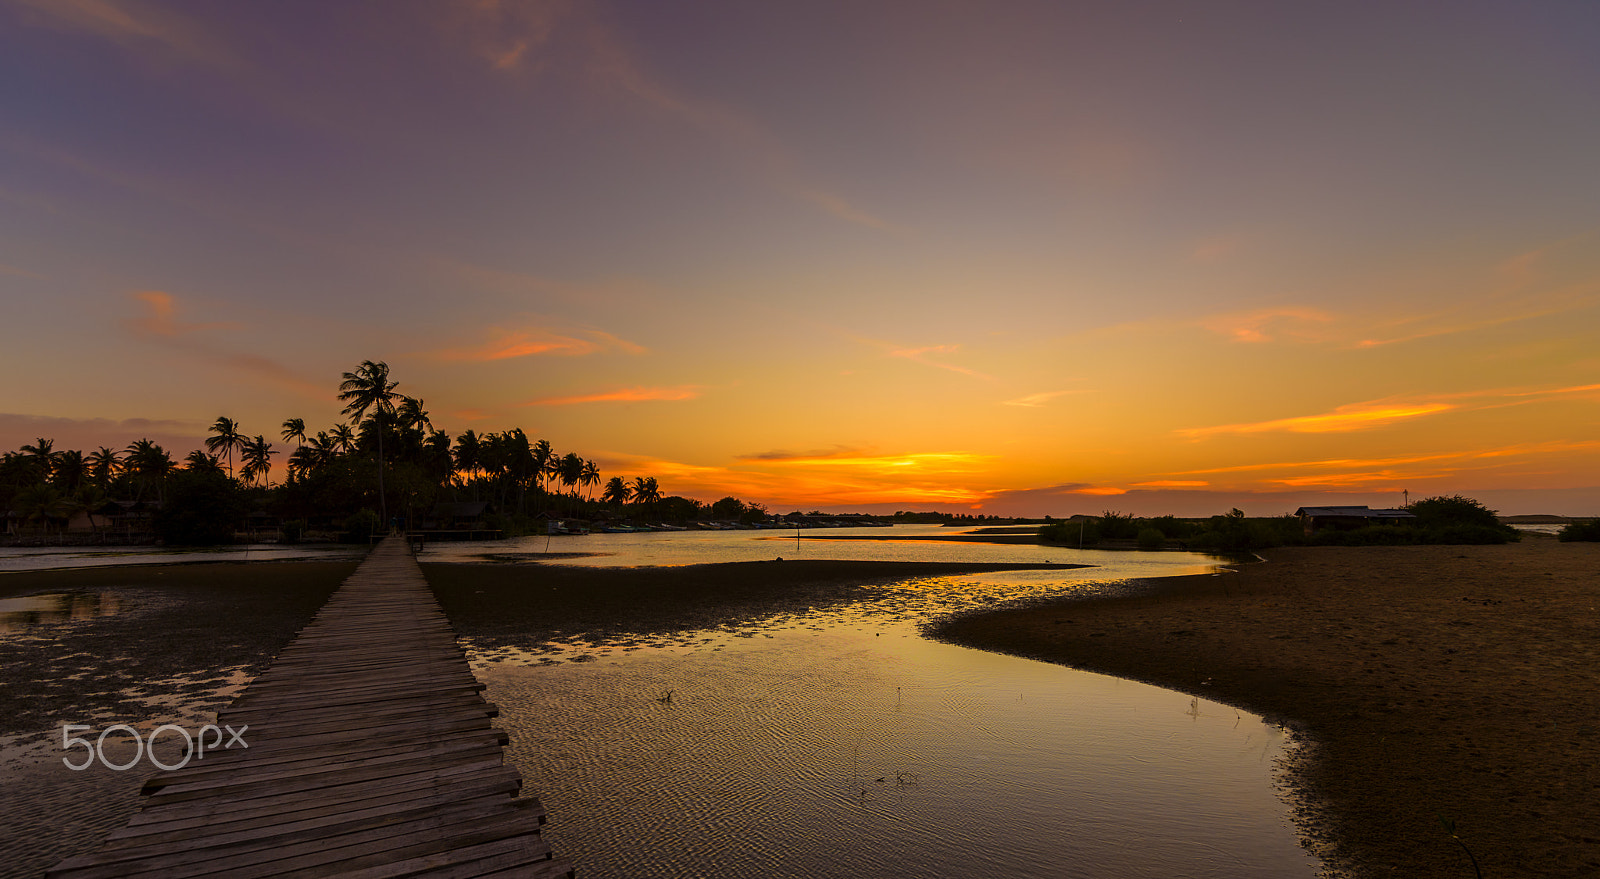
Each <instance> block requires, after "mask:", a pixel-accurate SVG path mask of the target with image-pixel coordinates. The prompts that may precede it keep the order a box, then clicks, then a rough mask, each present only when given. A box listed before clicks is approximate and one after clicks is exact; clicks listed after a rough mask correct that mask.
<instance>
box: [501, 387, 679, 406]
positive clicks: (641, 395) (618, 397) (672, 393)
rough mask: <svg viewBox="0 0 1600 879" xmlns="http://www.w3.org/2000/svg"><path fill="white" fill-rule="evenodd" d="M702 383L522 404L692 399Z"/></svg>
mask: <svg viewBox="0 0 1600 879" xmlns="http://www.w3.org/2000/svg"><path fill="white" fill-rule="evenodd" d="M702 390H704V386H703V385H678V386H676V387H670V388H644V387H636V388H621V389H619V390H615V391H601V392H599V393H594V394H576V395H573V396H569V397H545V398H543V399H540V400H529V401H528V402H526V403H524V404H522V405H524V406H572V405H576V404H579V403H639V402H649V401H658V400H659V401H670V400H693V399H695V398H696V397H699V396H700V392H701V391H702Z"/></svg>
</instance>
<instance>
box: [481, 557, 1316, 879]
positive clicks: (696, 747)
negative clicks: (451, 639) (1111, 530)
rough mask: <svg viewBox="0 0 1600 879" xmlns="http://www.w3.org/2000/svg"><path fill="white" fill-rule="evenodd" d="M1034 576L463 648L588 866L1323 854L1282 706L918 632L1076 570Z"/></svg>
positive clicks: (942, 865)
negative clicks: (1285, 767) (678, 627)
mask: <svg viewBox="0 0 1600 879" xmlns="http://www.w3.org/2000/svg"><path fill="white" fill-rule="evenodd" d="M1050 573H1051V574H1053V576H1054V580H1053V582H1052V581H1051V580H1050V579H1049V578H1041V577H1039V576H1036V575H1033V574H1022V575H1020V576H1019V575H1017V574H1005V575H985V576H982V577H961V578H931V579H923V580H915V581H908V582H906V583H902V584H897V585H894V586H890V587H887V588H885V589H883V590H876V591H874V592H873V597H872V599H871V600H869V601H863V602H858V603H855V604H850V605H843V606H839V607H835V608H831V609H827V610H814V611H812V612H811V613H809V614H802V615H784V616H775V617H773V618H771V619H766V620H751V621H742V622H741V623H740V624H739V625H737V626H718V627H717V628H714V629H708V630H702V631H696V632H682V633H675V636H676V637H674V638H672V639H670V640H669V639H667V638H659V639H652V638H648V637H646V635H645V633H632V634H623V635H619V636H617V637H615V638H613V639H611V640H607V641H603V642H601V643H593V642H590V641H587V640H583V639H581V638H580V639H573V640H574V642H577V643H573V644H569V645H566V646H563V648H562V651H561V652H560V653H558V654H555V655H556V656H557V657H559V658H561V659H564V660H570V659H573V658H576V656H575V655H574V652H575V651H579V650H580V649H581V652H578V653H576V655H579V656H587V657H590V659H591V661H587V662H583V663H576V664H575V663H573V662H570V661H561V662H548V660H549V659H550V656H551V655H550V654H542V655H540V654H532V653H528V652H525V651H521V650H516V649H511V650H506V649H500V648H498V647H497V646H495V645H488V644H473V645H471V647H472V655H473V659H474V662H475V665H476V666H477V667H478V669H479V675H480V679H482V680H483V681H484V682H485V683H486V684H487V685H488V688H489V689H488V693H487V694H486V695H487V696H488V698H490V699H491V700H493V701H494V702H495V703H496V704H498V705H499V706H500V708H501V711H502V715H501V723H500V725H501V726H502V727H503V728H505V729H507V730H508V732H509V733H510V735H511V739H512V742H511V747H510V749H509V752H508V758H509V759H510V760H511V761H512V762H513V763H514V764H516V765H517V767H518V768H519V769H520V770H521V771H522V773H523V775H524V778H525V779H526V780H527V785H528V790H529V791H530V792H534V793H537V794H538V796H539V797H540V798H541V799H542V800H543V801H544V803H545V805H546V806H547V807H548V808H549V809H550V813H551V816H552V818H551V823H550V825H549V826H548V827H547V829H546V833H547V834H548V835H549V836H550V838H551V841H552V845H554V847H555V848H556V850H557V851H559V852H561V853H562V854H563V855H564V856H567V857H571V858H573V859H574V860H575V861H576V862H577V864H578V867H579V869H580V870H581V871H582V873H583V875H585V876H588V877H594V879H601V877H636V876H763V877H766V876H772V877H786V876H795V877H799V876H806V877H815V876H840V877H845V876H848V877H852V879H862V877H874V876H884V877H889V876H894V877H901V876H906V877H916V876H927V877H935V876H949V875H952V874H954V873H976V874H980V875H1005V876H1064V875H1065V876H1072V875H1080V876H1106V875H1117V876H1174V875H1183V876H1229V877H1251V876H1259V877H1284V876H1311V875H1314V874H1315V872H1316V867H1315V864H1314V861H1313V859H1312V858H1311V857H1310V856H1309V855H1308V854H1306V853H1305V852H1304V850H1303V849H1301V848H1300V846H1299V845H1298V842H1297V840H1296V837H1295V834H1294V832H1293V831H1292V830H1291V829H1290V828H1289V827H1288V811H1287V808H1286V806H1285V805H1284V803H1283V802H1282V801H1281V800H1280V799H1279V798H1278V797H1277V795H1276V794H1275V792H1274V790H1273V787H1272V768H1273V764H1274V761H1275V760H1276V759H1278V758H1279V757H1280V756H1281V754H1282V753H1283V751H1284V747H1285V742H1284V734H1283V733H1282V731H1281V730H1279V729H1278V728H1277V727H1274V726H1272V725H1269V724H1266V723H1264V722H1263V721H1262V720H1261V719H1259V718H1256V717H1254V716H1250V715H1245V714H1242V713H1241V712H1238V711H1235V710H1234V709H1233V708H1231V707H1227V706H1223V705H1219V704H1215V703H1210V702H1207V701H1204V700H1192V699H1191V697H1189V696H1186V695H1182V694H1178V693H1173V692H1170V691H1166V690H1160V689H1157V688H1153V687H1147V686H1144V685H1141V684H1135V683H1131V682H1128V681H1122V680H1118V679H1115V678H1109V677H1104V676H1100V675H1091V674H1086V673H1081V672H1076V671H1073V670H1070V669H1065V668H1061V667H1058V666H1052V665H1048V664H1044V663H1037V662H1031V661H1028V660H1023V659H1017V658H1014V657H1007V656H999V655H996V654H990V653H985V652H982V651H976V650H969V649H965V648H961V647H956V646H953V645H948V644H941V643H937V642H932V641H929V640H927V639H925V638H923V637H921V636H920V635H919V634H918V628H917V627H918V624H919V623H920V622H922V621H924V620H926V619H928V618H929V617H930V616H935V615H938V614H941V613H944V612H948V611H949V610H951V609H954V608H958V607H970V606H972V605H973V604H974V603H987V602H993V601H1000V600H1008V599H1011V598H1017V597H1028V596H1030V595H1036V594H1042V593H1044V592H1046V591H1051V590H1054V591H1060V590H1061V589H1063V588H1090V587H1088V586H1084V585H1082V584H1083V583H1084V581H1085V578H1083V577H1081V575H1078V574H1075V573H1074V572H1060V571H1057V572H1050ZM1074 583H1077V584H1079V585H1077V586H1075V585H1074ZM741 636H759V637H741ZM625 648H639V649H635V650H628V649H625ZM540 660H544V661H545V662H544V664H537V665H535V664H531V663H533V662H538V661H540Z"/></svg>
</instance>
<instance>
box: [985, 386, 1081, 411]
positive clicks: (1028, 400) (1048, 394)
mask: <svg viewBox="0 0 1600 879" xmlns="http://www.w3.org/2000/svg"><path fill="white" fill-rule="evenodd" d="M1081 393H1083V391H1078V390H1071V391H1043V392H1040V393H1037V394H1028V395H1027V396H1024V397H1018V398H1016V399H1015V400H1002V401H1001V403H1000V405H1002V406H1025V407H1028V408H1038V407H1040V406H1043V405H1044V404H1046V403H1048V402H1050V401H1051V400H1054V399H1055V398H1057V397H1064V396H1066V395H1068V394H1081Z"/></svg>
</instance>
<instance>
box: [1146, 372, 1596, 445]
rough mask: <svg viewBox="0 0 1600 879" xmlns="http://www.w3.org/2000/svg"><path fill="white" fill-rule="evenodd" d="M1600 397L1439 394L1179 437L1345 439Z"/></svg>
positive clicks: (1529, 391)
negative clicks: (1444, 418)
mask: <svg viewBox="0 0 1600 879" xmlns="http://www.w3.org/2000/svg"><path fill="white" fill-rule="evenodd" d="M1585 394H1596V395H1600V384H1583V385H1564V386H1560V387H1553V388H1489V389H1485V390H1478V391H1461V392H1458V393H1453V394H1436V395H1434V396H1433V397H1432V398H1431V399H1419V400H1372V401H1367V402H1362V403H1351V404H1349V405H1345V406H1340V407H1338V408H1336V409H1334V410H1333V411H1332V412H1324V413H1320V414H1316V415H1299V416H1295V417H1292V418H1274V419H1270V420H1267V421H1254V422H1246V423H1241V424H1222V425H1215V426H1212V427H1191V428H1185V429H1183V430H1179V431H1177V433H1178V435H1179V436H1182V437H1185V438H1187V439H1196V440H1197V439H1205V438H1208V437H1213V436H1220V435H1229V434H1232V435H1241V434H1253V433H1342V432H1347V431H1355V430H1368V429H1372V428H1378V427H1387V426H1389V425H1391V424H1395V423H1397V422H1401V421H1410V420H1413V419H1417V418H1425V417H1428V416H1431V415H1439V414H1442V413H1445V412H1472V411H1480V410H1484V409H1498V408H1503V407H1506V406H1523V405H1529V404H1532V403H1539V402H1544V401H1548V400H1553V399H1557V398H1561V397H1569V396H1582V395H1585Z"/></svg>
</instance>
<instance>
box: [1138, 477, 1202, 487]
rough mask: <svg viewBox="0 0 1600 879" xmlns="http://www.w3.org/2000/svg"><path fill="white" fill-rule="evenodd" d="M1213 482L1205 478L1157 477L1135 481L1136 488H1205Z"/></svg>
mask: <svg viewBox="0 0 1600 879" xmlns="http://www.w3.org/2000/svg"><path fill="white" fill-rule="evenodd" d="M1210 484H1211V483H1209V482H1206V481H1205V480H1203V479H1156V480H1152V481H1150V482H1135V483H1133V486H1134V487H1135V488H1205V487H1206V486H1208V485H1210Z"/></svg>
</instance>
